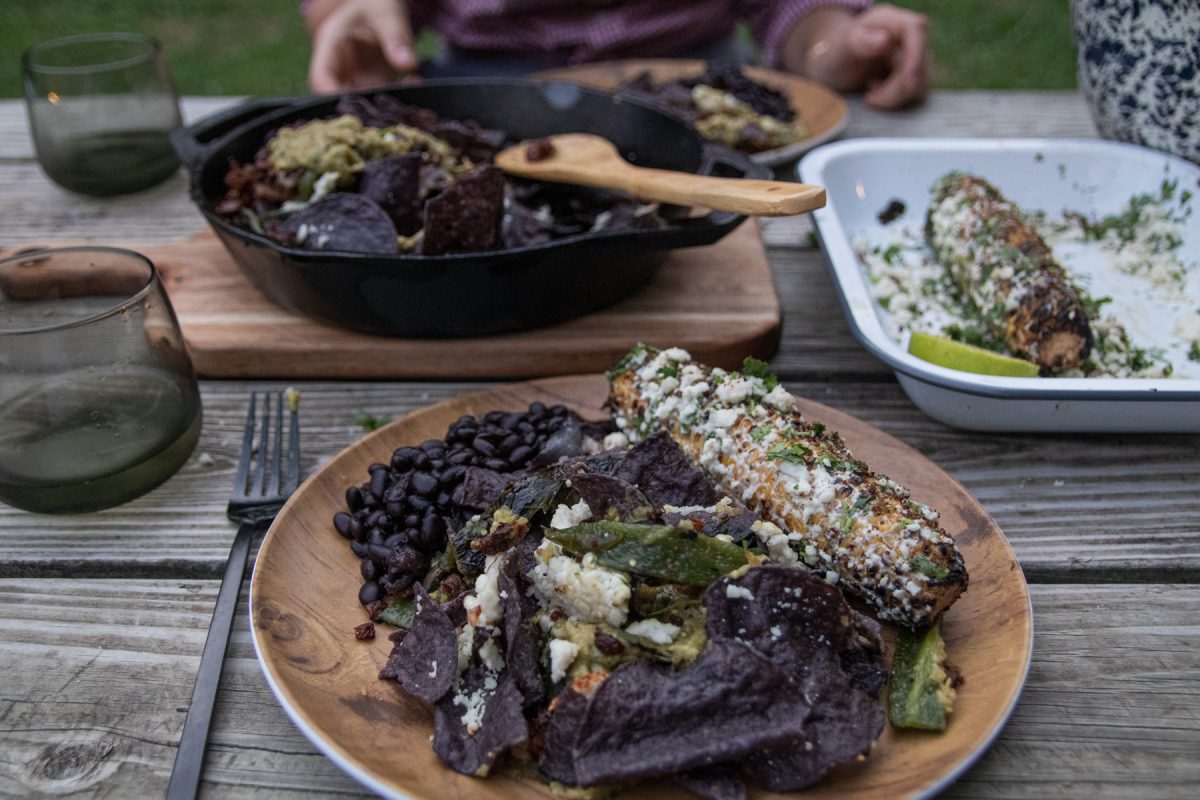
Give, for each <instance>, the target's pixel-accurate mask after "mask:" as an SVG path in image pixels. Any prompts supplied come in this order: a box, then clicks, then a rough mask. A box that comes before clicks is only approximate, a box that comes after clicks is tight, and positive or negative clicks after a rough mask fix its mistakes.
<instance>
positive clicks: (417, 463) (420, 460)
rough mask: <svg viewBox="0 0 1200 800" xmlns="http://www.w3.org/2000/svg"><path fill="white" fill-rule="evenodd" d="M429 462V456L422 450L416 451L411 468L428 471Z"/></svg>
mask: <svg viewBox="0 0 1200 800" xmlns="http://www.w3.org/2000/svg"><path fill="white" fill-rule="evenodd" d="M429 461H430V458H429V454H428V453H426V452H424V451H423V450H418V451H417V454H416V455H415V456H413V468H414V469H429Z"/></svg>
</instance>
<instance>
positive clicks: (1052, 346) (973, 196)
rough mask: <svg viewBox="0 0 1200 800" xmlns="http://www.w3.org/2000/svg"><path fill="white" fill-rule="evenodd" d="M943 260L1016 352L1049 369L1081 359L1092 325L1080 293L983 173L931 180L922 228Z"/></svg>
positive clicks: (1073, 365) (954, 174)
mask: <svg viewBox="0 0 1200 800" xmlns="http://www.w3.org/2000/svg"><path fill="white" fill-rule="evenodd" d="M925 233H926V238H927V239H928V240H929V244H930V246H931V247H932V248H933V251H934V253H935V254H936V255H937V258H938V260H939V261H940V262H941V263H942V265H943V266H945V267H946V269H947V270H948V271H949V273H950V275H951V277H952V278H953V279H954V281H955V283H956V284H957V285H958V287H959V289H960V290H961V291H962V293H963V297H964V298H965V299H966V300H967V301H968V302H969V303H970V304H971V305H972V306H974V307H975V310H976V311H978V312H979V313H980V314H981V315H982V316H983V318H984V319H985V320H987V322H988V325H989V326H990V327H991V328H992V331H993V333H995V335H997V336H1000V337H1003V339H1004V341H1005V342H1006V343H1007V344H1008V346H1009V348H1010V349H1011V350H1012V352H1013V354H1014V355H1016V356H1018V357H1020V358H1024V359H1027V360H1029V361H1032V362H1034V363H1035V364H1037V365H1038V366H1040V367H1042V368H1043V369H1044V370H1046V371H1048V372H1062V371H1063V370H1068V369H1075V368H1077V367H1079V366H1080V365H1081V364H1082V363H1083V361H1084V359H1085V358H1087V356H1088V353H1089V352H1090V350H1091V346H1092V332H1091V328H1090V326H1089V325H1088V318H1087V312H1086V310H1085V309H1084V307H1083V304H1082V303H1081V302H1080V299H1079V293H1078V291H1077V290H1076V289H1075V287H1073V286H1072V285H1071V282H1070V280H1069V279H1068V278H1067V276H1066V273H1065V272H1064V271H1063V269H1062V267H1061V266H1059V265H1058V263H1057V262H1056V261H1055V260H1054V257H1053V256H1052V255H1051V253H1050V249H1049V248H1048V247H1047V246H1046V243H1045V242H1044V241H1043V240H1042V237H1041V236H1040V235H1039V234H1038V232H1037V231H1036V230H1034V228H1033V227H1032V226H1031V225H1029V224H1028V223H1027V222H1025V220H1024V219H1022V217H1021V214H1020V211H1019V209H1018V208H1017V207H1016V206H1015V205H1013V204H1012V203H1010V202H1008V201H1007V200H1005V199H1004V197H1003V196H1001V194H1000V192H998V191H997V190H996V188H995V187H993V186H992V185H991V184H989V183H988V182H987V181H985V180H983V179H982V178H977V177H975V176H973V175H966V174H963V173H961V172H951V173H949V174H947V175H945V176H943V177H942V178H941V179H940V180H938V182H937V183H936V184H935V185H934V187H933V202H932V203H931V204H930V206H929V216H928V219H927V221H926V228H925Z"/></svg>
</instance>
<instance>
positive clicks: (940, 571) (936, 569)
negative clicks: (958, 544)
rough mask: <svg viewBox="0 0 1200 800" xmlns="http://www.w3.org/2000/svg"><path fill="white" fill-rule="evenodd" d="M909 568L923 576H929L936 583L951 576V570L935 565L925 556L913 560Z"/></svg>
mask: <svg viewBox="0 0 1200 800" xmlns="http://www.w3.org/2000/svg"><path fill="white" fill-rule="evenodd" d="M908 566H909V567H911V568H912V569H915V570H916V571H917V572H919V573H921V574H922V575H928V576H929V577H930V578H933V579H934V580H935V581H940V580H941V579H942V578H945V577H946V576H947V575H949V574H950V570H948V569H946V568H945V567H942V566H939V565H937V564H935V563H933V562H932V561H930V560H929V559H928V558H926V557H925V556H917V557H916V558H914V559H911V560H910V561H909V562H908Z"/></svg>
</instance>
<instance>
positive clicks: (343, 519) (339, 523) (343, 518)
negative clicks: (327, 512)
mask: <svg viewBox="0 0 1200 800" xmlns="http://www.w3.org/2000/svg"><path fill="white" fill-rule="evenodd" d="M352 519H354V517H352V516H350V515H349V514H347V513H346V512H345V511H339V512H337V513H336V514H334V515H333V527H334V528H335V529H336V530H337V532H338V533H340V534H341V535H342V536H344V537H346V538H347V539H349V538H350V520H352Z"/></svg>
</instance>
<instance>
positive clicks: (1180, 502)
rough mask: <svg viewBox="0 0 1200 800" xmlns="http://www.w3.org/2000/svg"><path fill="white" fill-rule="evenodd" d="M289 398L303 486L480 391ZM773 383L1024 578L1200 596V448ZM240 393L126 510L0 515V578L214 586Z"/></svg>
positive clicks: (211, 402) (890, 391)
mask: <svg viewBox="0 0 1200 800" xmlns="http://www.w3.org/2000/svg"><path fill="white" fill-rule="evenodd" d="M286 385H288V384H286V383H282V382H255V383H254V384H253V386H254V388H258V389H264V388H265V389H275V388H282V387H284V386H286ZM294 385H295V386H297V387H298V388H299V389H300V391H301V395H302V398H303V399H302V400H301V406H300V417H301V420H302V426H303V453H304V460H303V470H304V474H311V472H312V471H313V470H314V469H315V468H316V467H317V466H318V465H319V464H321V463H323V462H324V461H326V460H328V459H329V458H330V457H331V456H332V455H334V454H335V453H337V452H338V451H340V450H341V449H342V448H344V447H346V446H348V445H350V444H351V443H353V442H355V441H356V440H358V439H359V438H361V437H362V436H363V430H362V428H361V427H360V426H359V424H358V423H357V422H356V418H357V417H358V415H359V414H360V413H366V414H368V415H371V416H374V417H376V418H378V419H381V420H384V421H387V420H391V419H394V418H396V417H399V416H402V415H403V414H406V413H409V412H411V411H414V410H416V409H419V408H421V407H423V406H426V405H429V404H430V403H433V402H437V401H439V400H444V399H446V398H449V397H454V396H456V395H459V394H462V393H463V392H466V391H469V390H473V389H478V388H481V385H480V384H478V383H474V384H468V383H425V384H414V383H366V384H364V383H359V384H349V383H339V384H330V383H314V382H302V383H295V384H294ZM785 385H786V386H787V388H789V389H790V390H791V391H793V392H794V393H796V394H798V395H800V396H802V397H808V398H811V399H813V400H817V401H819V402H821V403H824V404H826V405H830V406H834V407H836V408H839V409H841V410H842V411H845V412H847V413H851V414H854V415H855V416H857V417H859V418H860V419H862V420H863V421H865V422H868V423H870V424H872V425H875V426H877V427H879V428H881V429H883V430H884V431H886V432H888V433H890V434H892V435H893V436H896V437H898V438H900V439H902V440H903V441H905V442H906V443H908V444H910V445H912V446H913V447H915V448H917V449H918V450H919V451H921V453H923V454H924V455H925V456H926V457H928V458H929V459H930V460H932V461H933V462H934V463H936V464H938V465H939V466H940V467H942V468H943V469H945V470H946V471H947V472H949V473H950V474H951V475H953V476H954V477H955V478H956V479H957V480H959V481H961V482H962V483H963V485H965V486H966V487H967V489H968V490H970V491H971V493H972V494H973V495H974V496H975V497H976V498H978V499H979V500H980V502H981V503H983V505H984V507H985V508H986V509H987V510H988V513H990V514H991V515H992V517H993V518H994V519H995V520H996V522H997V523H998V524H999V525H1000V527H1001V529H1003V530H1004V532H1005V534H1006V535H1007V536H1008V538H1009V540H1010V541H1011V542H1012V544H1013V547H1014V548H1015V549H1016V551H1017V555H1018V557H1019V558H1020V560H1021V565H1022V567H1023V569H1024V570H1025V573H1026V575H1027V577H1028V578H1029V579H1030V580H1041V581H1078V582H1097V581H1121V580H1132V581H1143V582H1145V581H1161V580H1171V581H1193V582H1200V480H1197V479H1196V470H1197V464H1200V436H1168V435H1159V436H1139V435H1119V436H1118V435H1107V436H1046V435H1005V436H991V435H986V434H972V433H965V432H961V431H956V430H953V429H951V428H948V427H946V426H945V425H942V424H940V423H938V422H935V421H933V420H931V419H930V418H929V417H926V416H925V415H924V414H922V413H921V412H919V411H917V410H916V409H915V408H914V407H913V405H912V403H911V402H909V400H908V398H906V397H905V396H904V394H903V392H901V391H900V388H899V387H898V386H897V385H896V384H889V383H841V382H837V383H808V382H799V381H794V380H785ZM250 388H251V387H250V386H248V385H246V384H244V383H241V382H227V381H205V382H203V383H202V386H201V393H202V399H203V403H204V413H205V421H204V426H203V429H202V431H201V436H200V442H199V444H198V445H197V447H196V451H195V453H194V454H193V455H192V458H191V459H189V461H188V462H187V464H185V465H184V467H183V469H182V470H181V471H180V472H179V473H178V474H176V475H175V476H174V477H172V478H171V479H170V480H168V481H167V482H166V483H165V484H163V485H162V486H160V487H159V488H157V489H155V490H153V491H152V492H150V493H149V494H147V495H145V496H143V497H141V498H138V499H137V500H134V501H132V502H130V503H128V504H126V505H124V506H121V507H119V508H116V509H110V510H107V511H101V512H97V513H94V514H83V515H76V516H70V517H62V516H44V515H36V514H29V513H27V512H22V511H18V510H16V509H12V508H9V507H7V506H0V576H2V577H20V576H63V577H70V576H88V577H99V576H110V577H168V576H175V575H178V576H180V577H190V578H196V577H218V576H219V575H220V573H221V570H222V568H223V564H224V559H225V557H226V555H227V554H228V552H229V544H230V542H231V541H232V540H233V533H234V529H233V526H231V525H230V524H229V522H228V521H227V520H226V519H225V515H224V508H225V503H226V501H227V500H228V494H229V488H230V486H231V485H232V482H233V474H234V469H235V465H236V460H237V455H238V447H239V445H240V443H241V433H242V424H243V422H244V420H245V413H246V402H247V400H248V397H249V390H250ZM205 454H207V456H208V458H211V459H212V463H211V464H210V465H208V466H205V465H204V463H203V462H202V459H201V457H202V455H205ZM205 460H207V459H205ZM1114 464H1119V465H1121V468H1120V469H1114V468H1113V465H1114Z"/></svg>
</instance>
